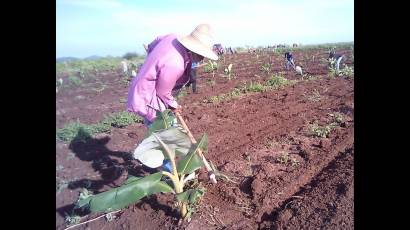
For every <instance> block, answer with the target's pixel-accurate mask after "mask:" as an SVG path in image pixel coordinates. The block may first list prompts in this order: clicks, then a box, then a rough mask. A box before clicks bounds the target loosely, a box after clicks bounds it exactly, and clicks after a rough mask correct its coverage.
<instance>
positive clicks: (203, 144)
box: [177, 134, 208, 175]
mask: <svg viewBox="0 0 410 230" xmlns="http://www.w3.org/2000/svg"><path fill="white" fill-rule="evenodd" d="M198 149H202V150H203V151H204V152H206V151H207V150H208V136H207V135H206V134H204V135H203V136H202V138H201V140H200V141H199V143H197V144H195V145H194V146H193V148H192V149H191V151H190V152H189V153H188V154H187V155H186V156H185V157H184V158H183V159H181V160H180V161H179V162H178V164H177V171H178V174H180V175H183V174H189V173H192V172H193V171H195V170H197V169H199V168H201V167H202V166H203V165H204V162H203V161H202V158H201V157H200V156H199V155H198V154H197V151H198Z"/></svg>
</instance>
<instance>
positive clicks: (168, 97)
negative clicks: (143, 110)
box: [156, 66, 184, 108]
mask: <svg viewBox="0 0 410 230" xmlns="http://www.w3.org/2000/svg"><path fill="white" fill-rule="evenodd" d="M183 73H184V70H181V69H180V68H178V67H176V66H163V67H162V68H161V69H160V70H159V76H158V79H157V83H156V90H157V96H158V97H159V98H161V100H162V101H163V102H164V103H165V104H166V105H168V106H169V107H172V108H177V107H178V103H177V101H176V100H175V98H174V97H173V96H172V89H173V88H174V87H175V83H176V81H177V80H178V78H180V76H182V74H183Z"/></svg>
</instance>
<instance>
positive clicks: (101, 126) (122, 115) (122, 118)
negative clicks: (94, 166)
mask: <svg viewBox="0 0 410 230" xmlns="http://www.w3.org/2000/svg"><path fill="white" fill-rule="evenodd" d="M142 121H143V119H142V118H141V117H140V116H137V115H135V114H133V113H130V112H127V111H123V112H118V113H113V114H110V115H108V116H106V117H105V118H104V119H103V120H102V121H100V122H99V123H97V124H90V125H87V124H83V123H81V122H79V121H76V122H70V123H68V124H67V125H65V126H64V127H63V128H61V129H57V132H56V136H57V138H58V139H60V140H62V141H68V142H69V141H73V140H74V141H84V140H86V139H88V138H91V137H92V135H94V134H97V133H104V132H109V131H110V130H111V128H112V127H116V128H123V127H125V126H127V125H130V124H132V123H136V122H142Z"/></svg>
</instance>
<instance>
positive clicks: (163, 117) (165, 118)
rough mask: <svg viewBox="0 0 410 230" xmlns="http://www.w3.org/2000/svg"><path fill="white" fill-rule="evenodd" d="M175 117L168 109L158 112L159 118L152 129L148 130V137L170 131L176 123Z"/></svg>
mask: <svg viewBox="0 0 410 230" xmlns="http://www.w3.org/2000/svg"><path fill="white" fill-rule="evenodd" d="M175 119H176V118H175V116H174V114H173V113H172V111H171V110H170V109H166V110H164V111H162V112H161V111H159V110H158V111H157V118H156V119H155V121H154V122H153V123H152V125H151V127H150V128H149V130H148V134H147V135H148V136H149V135H151V134H152V133H153V132H156V131H158V130H162V129H168V128H169V127H171V126H172V125H173V124H174V122H175Z"/></svg>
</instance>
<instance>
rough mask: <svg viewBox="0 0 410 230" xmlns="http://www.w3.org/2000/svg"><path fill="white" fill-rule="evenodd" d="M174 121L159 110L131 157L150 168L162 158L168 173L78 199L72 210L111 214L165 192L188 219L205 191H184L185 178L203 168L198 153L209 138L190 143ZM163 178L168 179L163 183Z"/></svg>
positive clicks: (160, 172)
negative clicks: (169, 169)
mask: <svg viewBox="0 0 410 230" xmlns="http://www.w3.org/2000/svg"><path fill="white" fill-rule="evenodd" d="M174 118H175V117H174V116H173V114H172V113H171V111H170V110H165V111H164V112H159V111H158V112H157V119H156V120H155V121H154V122H153V124H152V126H151V127H150V129H149V132H148V136H147V137H146V138H145V139H144V140H143V141H142V142H141V143H140V144H139V145H138V147H137V149H136V150H135V151H134V157H135V158H136V159H138V160H139V161H141V162H142V163H143V164H144V165H147V166H148V167H151V168H158V167H159V166H161V165H162V163H163V161H164V159H167V160H169V161H170V162H171V166H172V170H171V172H168V171H159V172H157V173H154V174H150V175H148V176H145V177H129V178H128V179H127V180H126V181H125V183H124V184H123V185H122V186H120V187H117V188H114V189H112V190H108V191H106V192H102V193H99V194H96V195H92V196H86V197H85V198H84V197H80V198H79V199H78V201H77V202H76V205H75V208H76V209H82V210H89V211H91V212H93V213H95V212H105V211H113V210H118V209H121V208H124V207H127V206H128V205H130V204H132V203H135V202H137V201H139V200H140V199H142V198H144V197H146V196H150V195H152V194H155V193H160V192H164V193H173V194H175V195H176V206H177V207H178V208H179V213H180V215H181V217H182V218H183V219H187V218H189V216H190V212H189V211H190V209H189V207H190V206H191V207H192V206H193V205H194V204H195V203H196V202H197V201H198V199H199V198H200V197H201V196H203V194H204V192H205V191H204V190H203V189H201V188H187V189H185V188H186V186H185V185H186V182H187V180H185V178H186V175H192V173H194V172H195V171H196V170H198V169H200V168H201V167H203V165H204V158H201V156H200V155H199V154H198V151H199V150H202V151H203V152H207V149H208V138H207V135H206V134H204V135H203V136H202V138H201V139H200V141H199V142H198V143H197V144H192V143H191V140H190V138H189V137H188V135H187V133H186V131H185V130H184V129H183V128H182V127H181V126H179V125H176V124H175V123H174V122H173V121H174ZM177 158H178V159H179V160H178V161H177ZM163 177H166V178H168V179H169V180H162V179H163ZM191 211H192V210H191Z"/></svg>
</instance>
